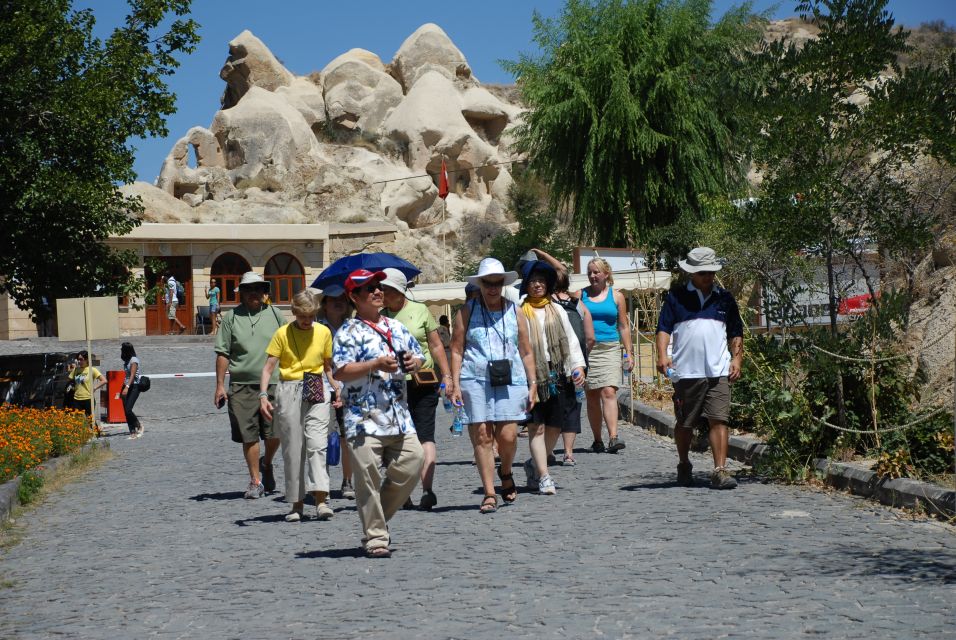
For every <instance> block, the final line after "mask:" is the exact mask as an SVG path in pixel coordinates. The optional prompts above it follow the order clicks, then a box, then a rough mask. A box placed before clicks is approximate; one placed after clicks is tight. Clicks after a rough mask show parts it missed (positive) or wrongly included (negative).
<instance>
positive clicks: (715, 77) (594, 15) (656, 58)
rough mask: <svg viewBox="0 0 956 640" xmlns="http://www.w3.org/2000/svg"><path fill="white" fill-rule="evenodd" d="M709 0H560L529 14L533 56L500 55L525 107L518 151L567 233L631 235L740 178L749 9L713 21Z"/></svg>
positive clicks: (754, 22)
mask: <svg viewBox="0 0 956 640" xmlns="http://www.w3.org/2000/svg"><path fill="white" fill-rule="evenodd" d="M711 7H712V3H711V2H710V1H709V0H595V1H593V2H592V1H586V0H568V2H567V4H566V5H565V8H564V11H563V13H562V15H561V16H560V17H559V18H557V19H554V20H547V19H543V18H542V17H540V16H539V15H538V14H535V15H534V18H533V20H534V40H535V42H536V43H537V45H538V47H539V48H540V50H541V54H540V55H539V56H537V57H532V56H528V55H522V56H521V57H520V58H519V60H517V61H511V62H504V63H503V64H504V66H505V68H506V69H507V70H509V71H510V72H512V73H513V74H514V75H515V77H516V78H518V85H519V87H520V89H521V94H522V97H523V99H524V101H525V102H526V104H527V105H528V106H529V107H530V111H529V113H528V114H527V116H526V120H525V123H524V125H523V126H521V127H519V128H518V129H517V132H516V133H517V147H518V149H519V150H521V151H524V152H527V153H528V154H529V156H530V162H531V167H532V168H533V169H534V170H535V171H536V172H537V173H538V175H540V176H541V177H542V178H543V179H544V180H545V181H546V182H547V184H548V185H549V186H550V188H551V200H552V204H553V205H554V206H555V208H558V207H561V208H562V210H567V211H569V212H570V219H571V224H572V228H573V230H574V231H575V232H576V233H577V234H578V235H579V236H580V238H581V239H585V240H593V241H594V242H596V243H598V244H604V245H621V244H623V243H625V242H628V241H630V242H632V243H633V242H634V241H635V240H636V239H637V238H639V237H641V236H643V235H644V234H645V233H646V232H647V230H648V229H650V228H653V227H657V226H663V225H668V224H671V223H674V222H675V221H677V220H678V219H679V218H680V216H681V215H682V214H693V215H696V214H699V213H700V211H701V207H702V203H701V198H702V196H705V195H707V194H713V193H725V192H726V190H727V189H728V187H730V186H731V185H733V184H735V183H736V181H737V179H739V178H740V175H741V172H740V164H739V162H738V160H737V158H738V157H739V156H737V155H735V154H736V152H737V151H738V150H739V149H741V148H743V147H744V143H745V139H744V138H743V137H742V133H743V132H744V131H747V130H748V127H747V126H746V116H747V113H748V110H747V109H746V108H744V107H745V105H744V104H743V102H742V101H741V100H742V97H743V95H744V93H743V90H744V88H745V86H744V82H746V81H747V78H748V74H747V73H745V71H746V69H745V68H744V56H743V55H742V54H743V52H744V51H745V50H746V49H747V48H748V47H752V46H755V44H756V42H757V41H758V40H759V37H760V33H761V29H760V27H761V25H762V21H761V20H760V19H757V18H756V17H755V16H753V15H752V14H751V13H750V12H749V9H748V8H747V7H744V8H739V9H734V10H732V11H730V12H728V13H727V14H725V15H724V16H723V17H722V18H721V19H720V20H719V21H718V22H717V23H716V24H713V25H712V24H711V21H710V15H711Z"/></svg>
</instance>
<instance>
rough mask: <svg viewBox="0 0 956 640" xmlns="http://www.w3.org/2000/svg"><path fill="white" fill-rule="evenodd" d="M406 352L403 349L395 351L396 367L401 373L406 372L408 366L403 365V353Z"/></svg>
mask: <svg viewBox="0 0 956 640" xmlns="http://www.w3.org/2000/svg"><path fill="white" fill-rule="evenodd" d="M407 353H408V352H407V351H405V350H404V349H403V350H401V351H396V352H395V358H396V359H397V360H398V368H399V370H400V371H401V372H402V373H408V367H406V366H405V354H407Z"/></svg>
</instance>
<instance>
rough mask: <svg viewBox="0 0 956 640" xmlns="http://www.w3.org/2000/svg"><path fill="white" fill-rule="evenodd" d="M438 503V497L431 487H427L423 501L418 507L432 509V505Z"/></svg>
mask: <svg viewBox="0 0 956 640" xmlns="http://www.w3.org/2000/svg"><path fill="white" fill-rule="evenodd" d="M437 504H438V497H437V496H436V495H435V492H434V491H432V490H431V489H425V490H424V491H423V492H422V501H421V502H419V503H418V508H419V509H421V510H422V511H431V510H432V507H434V506H435V505H437Z"/></svg>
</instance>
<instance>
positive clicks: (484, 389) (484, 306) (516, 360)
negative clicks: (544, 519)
mask: <svg viewBox="0 0 956 640" xmlns="http://www.w3.org/2000/svg"><path fill="white" fill-rule="evenodd" d="M517 279H518V274H517V273H515V272H514V271H505V270H504V266H503V265H502V264H501V261H499V260H497V259H495V258H485V259H484V260H482V261H481V263H480V264H479V265H478V273H477V274H476V275H473V276H469V277H468V284H469V285H470V286H475V287H478V288H479V295H478V296H477V297H476V298H475V299H472V300H469V301H468V302H467V303H466V304H465V306H463V307H462V308H461V310H460V311H459V312H458V315H457V316H455V331H454V332H453V333H452V342H451V360H452V362H451V369H452V378H453V382H454V387H453V389H454V391H453V393H452V394H451V395H452V400H453V401H454V403H455V404H456V405H463V406H464V413H465V416H464V417H465V422H467V423H468V434H469V436H471V444H472V447H474V450H475V464H476V465H477V466H478V475H479V476H480V478H481V486H482V490H483V491H484V498H482V501H481V505H480V506H479V511H481V512H482V513H494V512H495V511H497V509H498V497H497V494H496V493H495V482H494V470H495V454H494V447H493V445H494V444H497V447H498V455H499V456H500V458H501V465H500V466H499V468H498V477H499V478H501V497H502V499H504V501H505V502H506V503H511V502H514V501H515V500H516V499H517V498H518V489H517V487H516V486H515V481H514V473H513V472H512V469H511V465H512V463H513V462H514V457H515V449H516V447H517V437H518V435H517V430H518V425H517V423H518V421H520V420H525V419H526V418H527V417H528V412H530V411H531V410H532V408H533V407H534V403H535V398H536V385H535V361H534V354H533V353H532V351H531V343H530V341H529V338H528V320H527V318H526V317H525V315H524V314H522V313H519V312H518V306H517V305H516V304H515V303H513V302H511V301H509V300H506V299H505V298H504V296H503V294H502V292H503V290H504V289H505V288H507V287H510V286H511V285H512V284H513V283H514V281H515V280H517ZM516 293H517V292H516Z"/></svg>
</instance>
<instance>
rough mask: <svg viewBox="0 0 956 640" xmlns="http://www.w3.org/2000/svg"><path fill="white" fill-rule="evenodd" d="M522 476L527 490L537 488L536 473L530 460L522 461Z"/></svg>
mask: <svg viewBox="0 0 956 640" xmlns="http://www.w3.org/2000/svg"><path fill="white" fill-rule="evenodd" d="M522 468H523V469H524V475H525V479H526V482H527V486H528V488H529V489H535V488H537V486H538V473H537V472H536V471H535V470H534V462H533V461H532V460H531V458H528V459H527V460H525V461H524V464H523V465H522Z"/></svg>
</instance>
